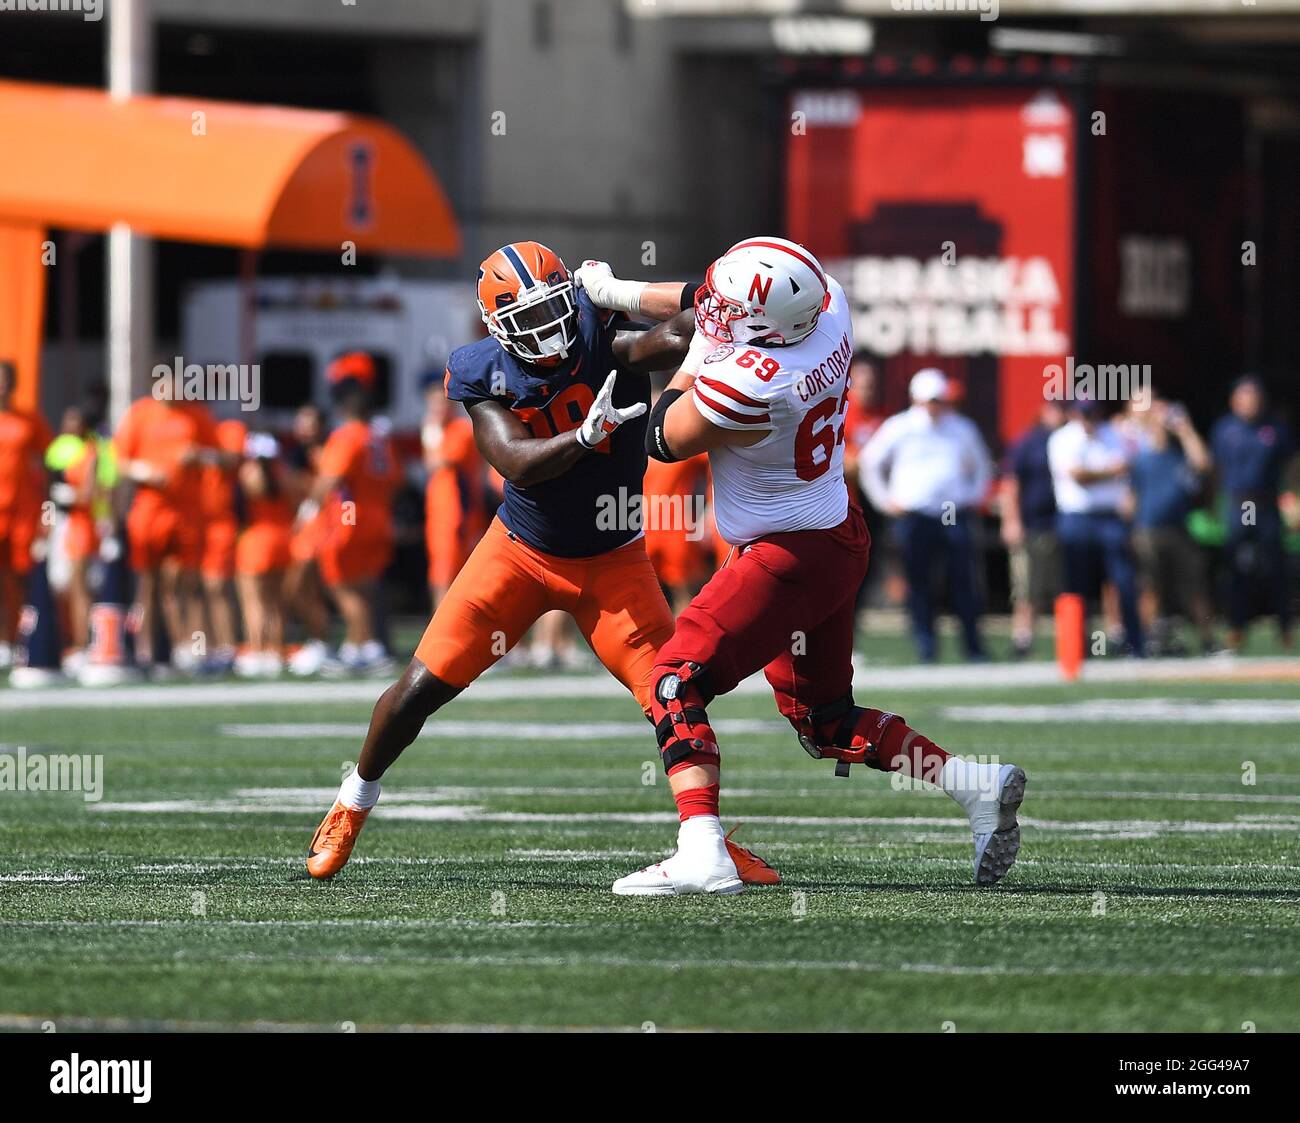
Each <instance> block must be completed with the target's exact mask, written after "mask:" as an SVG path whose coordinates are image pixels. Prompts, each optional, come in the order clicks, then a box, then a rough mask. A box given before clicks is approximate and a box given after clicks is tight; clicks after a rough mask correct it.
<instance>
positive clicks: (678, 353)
mask: <svg viewBox="0 0 1300 1123" xmlns="http://www.w3.org/2000/svg"><path fill="white" fill-rule="evenodd" d="M694 331H695V317H694V314H693V313H692V312H689V311H682V312H679V313H677V315H675V316H673V317H672V319H670V320H665V321H664V322H663V323H661V324H656V325H655V326H654V327H652V328H651V329H650V330H649V331H621V332H619V333H618V335H616V336H615V337H614V357H615V359H617V360H618V364H619V366H620V367H621V368H622V369H624V370H627V371H631V372H633V373H636V374H646V373H649V372H650V371H654V370H669V369H670V368H672V367H675V366H679V365H681V363H682V361H683V360H684V359H685V358H686V353H687V351H688V349H689V348H690V344H691V337H692V335H693V334H694Z"/></svg>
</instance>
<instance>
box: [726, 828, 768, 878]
mask: <svg viewBox="0 0 1300 1123" xmlns="http://www.w3.org/2000/svg"><path fill="white" fill-rule="evenodd" d="M738 830H740V824H739V823H737V824H736V825H735V826H734V827H732V828H731V830H729V831H728V832H727V837H726V839H725V840H724V841H725V842H726V844H727V853H728V854H730V855H731V860H732V861H733V862H735V863H736V873H738V874H739V875H740V880H741V881H743V882H744V883H745V884H746V885H780V884H781V875H780V874H779V873H777V872H776V870H774V869H773V868H772V867H771V866H769V865H768V864H767V863H766V862H765V861H763V859H762V858H760V857H759V856H758V855H757V854H755V853H754V852H753V851H752V850H746V849H745V848H744V847H743V846H741V845H740V843H738V842H732V841H731V836H732V835H733V834H735V833H736V832H737V831H738Z"/></svg>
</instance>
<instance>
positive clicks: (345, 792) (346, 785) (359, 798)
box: [339, 768, 379, 811]
mask: <svg viewBox="0 0 1300 1123" xmlns="http://www.w3.org/2000/svg"><path fill="white" fill-rule="evenodd" d="M339 802H340V803H341V804H343V806H344V807H350V808H352V810H353V811H369V810H370V808H372V807H374V805H375V804H376V803H378V802H379V781H378V780H363V779H362V778H361V774H360V773H359V772H357V770H356V769H355V768H354V769H353V770H352V771H351V772H349V773H348V774H347V775H346V776H345V777H344V778H343V783H342V784H340V785H339Z"/></svg>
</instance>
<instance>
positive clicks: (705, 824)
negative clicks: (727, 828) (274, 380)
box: [677, 815, 724, 849]
mask: <svg viewBox="0 0 1300 1123" xmlns="http://www.w3.org/2000/svg"><path fill="white" fill-rule="evenodd" d="M723 837H724V836H723V833H722V820H721V819H719V818H718V817H717V816H716V815H692V816H691V817H690V818H689V819H684V820H682V824H681V826H679V827H678V828H677V846H678V848H679V849H681V848H685V847H687V846H692V847H694V846H714V845H718V846H721V845H722V841H723Z"/></svg>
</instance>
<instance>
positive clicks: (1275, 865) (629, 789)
mask: <svg viewBox="0 0 1300 1123" xmlns="http://www.w3.org/2000/svg"><path fill="white" fill-rule="evenodd" d="M1273 666H1274V667H1275V668H1276V666H1277V665H1276V664H1274V665H1273ZM1112 667H1113V668H1119V670H1118V671H1116V672H1115V673H1114V674H1112V676H1111V677H1110V678H1109V679H1107V680H1106V681H1090V682H1086V683H1081V684H1076V685H1073V686H1065V685H1060V684H1056V683H1054V682H1052V681H1051V680H1050V676H1048V675H1046V674H1044V673H1043V672H1044V671H1045V670H1047V668H1045V667H1043V666H1039V667H1033V666H1031V667H1030V668H1029V669H1028V670H1022V669H1014V668H1006V667H1002V666H997V667H991V668H988V669H987V670H985V669H976V670H975V671H974V672H973V674H970V673H958V670H959V669H952V670H950V669H948V668H939V669H934V670H930V671H928V672H927V671H920V670H912V671H901V670H899V669H896V668H881V669H880V671H879V673H878V676H879V683H878V684H877V685H876V686H875V688H874V689H873V685H872V681H871V680H872V677H873V674H872V671H871V669H870V668H867V669H864V670H862V671H861V672H860V673H859V675H858V678H857V687H856V689H857V693H858V696H859V700H860V701H865V700H867V699H868V698H869V699H870V702H871V704H873V705H877V706H880V707H882V708H887V709H894V710H896V711H898V712H900V713H902V714H903V715H905V716H906V717H907V719H908V720H909V721H910V722H911V723H912V724H913V725H916V726H918V727H920V728H921V729H922V730H924V731H926V732H927V733H928V734H929V735H931V736H932V737H934V739H935V740H936V741H938V742H939V743H940V744H943V745H944V746H945V747H947V748H949V749H950V750H953V751H958V752H963V753H966V754H988V755H992V754H997V755H999V756H1001V758H1002V759H1004V760H1009V761H1014V762H1016V763H1019V764H1021V765H1023V766H1024V767H1025V769H1026V770H1027V772H1028V775H1029V788H1028V792H1027V797H1026V802H1025V805H1024V808H1023V811H1022V821H1023V822H1024V847H1023V849H1022V851H1021V861H1020V862H1019V864H1018V865H1017V866H1016V868H1015V869H1014V870H1013V871H1012V873H1011V874H1010V875H1009V876H1008V878H1007V879H1006V880H1005V881H1004V882H1003V884H1002V885H1000V886H999V887H997V888H996V889H993V890H977V889H975V888H974V887H973V885H972V884H971V883H970V882H971V870H970V857H969V852H970V842H969V835H968V833H967V830H966V827H965V821H964V820H963V819H962V818H961V817H960V815H959V813H958V811H957V809H956V808H955V806H954V805H953V804H951V803H950V802H949V801H948V800H947V799H946V798H945V797H944V796H942V795H937V794H933V793H929V792H915V791H902V790H894V789H893V787H892V786H891V784H890V780H889V778H888V777H886V776H882V775H880V774H879V773H872V772H867V771H865V770H862V769H856V768H855V769H854V775H853V776H852V777H851V778H850V779H849V780H847V781H846V780H840V779H836V778H834V776H833V775H832V771H831V766H830V764H829V763H826V762H813V761H811V760H809V759H808V758H807V757H806V756H805V755H804V753H803V752H802V751H801V750H800V749H799V747H798V745H797V743H796V741H795V739H794V737H793V735H792V733H791V731H790V730H789V727H788V726H786V725H785V724H784V723H783V722H781V721H780V719H779V718H778V717H777V715H776V714H775V711H774V709H773V707H772V704H771V700H770V697H768V696H767V695H765V694H763V693H761V692H760V691H759V690H757V689H751V690H748V691H744V692H740V693H737V694H735V695H732V696H730V697H728V698H726V699H722V700H720V701H718V702H717V703H716V704H715V706H714V707H713V713H714V714H715V716H716V717H717V718H718V719H720V722H721V730H720V732H721V734H722V738H723V741H724V745H723V751H724V762H725V763H724V792H723V794H724V803H723V813H724V819H725V820H726V821H727V822H728V823H729V824H730V823H735V822H741V823H743V824H744V827H743V830H742V835H741V838H742V841H745V842H747V843H749V844H750V845H751V846H752V847H753V848H754V849H755V850H756V851H758V852H759V853H761V854H763V855H764V856H766V857H767V858H769V860H771V861H772V862H773V864H775V865H776V866H778V868H780V870H781V871H782V873H783V875H784V877H785V883H784V884H783V885H782V886H780V887H777V888H769V889H761V890H750V891H749V892H747V893H745V894H743V895H740V896H735V897H728V898H721V899H714V898H708V899H700V898H681V899H663V898H658V899H646V898H639V899H637V898H617V897H614V896H612V895H611V894H610V892H609V884H610V882H611V881H613V880H614V878H616V877H618V876H620V875H621V874H623V873H626V872H628V871H630V870H631V869H633V868H635V867H638V866H640V865H643V864H645V863H647V862H649V861H651V860H654V859H656V858H657V857H660V856H662V854H663V853H664V852H666V849H667V848H668V846H669V844H670V843H671V841H672V839H673V837H674V831H675V816H674V815H673V814H672V812H671V806H672V805H671V800H670V797H669V795H668V791H667V787H666V784H665V783H664V779H663V776H662V774H661V771H660V769H659V766H658V764H657V763H656V754H655V751H654V746H653V740H652V737H651V735H650V731H649V728H648V726H646V725H645V723H644V722H643V721H642V719H641V718H640V715H639V712H638V711H637V709H636V707H635V705H634V704H633V703H632V702H631V701H630V699H628V698H626V697H623V696H620V695H619V694H618V693H617V692H616V690H615V689H611V688H610V684H609V683H608V682H607V681H606V680H604V679H603V678H601V677H599V676H597V675H595V674H591V675H586V676H568V677H563V676H561V677H552V678H537V677H529V676H523V675H512V674H510V673H495V674H493V675H490V676H488V677H486V678H485V679H484V680H483V682H482V683H481V684H480V685H481V686H482V689H481V690H479V691H477V692H475V691H471V692H470V693H469V694H467V695H466V696H464V697H463V698H462V699H461V700H459V701H457V702H456V703H453V705H452V706H450V707H449V708H448V709H446V710H445V711H443V713H442V714H440V715H439V716H438V717H436V718H435V719H434V720H433V722H431V723H430V728H429V729H428V730H426V736H425V737H423V738H422V739H421V740H420V741H418V742H417V743H416V745H414V746H413V747H412V748H411V749H410V750H409V751H408V752H407V754H406V756H405V757H404V758H403V759H402V760H401V762H400V763H399V764H398V765H397V767H396V768H395V769H394V770H393V771H392V772H391V773H390V775H389V779H388V781H387V782H386V785H385V794H384V798H383V800H382V801H381V804H380V808H379V810H378V811H377V812H376V813H375V815H373V816H372V817H371V820H370V823H369V825H368V826H367V828H366V831H365V834H364V835H363V836H362V840H361V843H360V845H359V847H358V850H357V856H356V857H355V858H354V860H353V862H352V863H351V864H350V865H349V866H348V867H347V869H346V870H344V872H343V873H342V874H341V875H340V876H339V877H338V878H336V879H335V880H334V881H333V882H331V883H320V884H318V883H315V882H313V881H311V880H310V879H309V878H308V877H307V876H306V874H305V871H304V869H303V864H302V860H303V856H304V853H305V850H306V846H307V843H308V841H309V839H310V837H311V833H312V831H313V829H314V827H315V825H316V823H317V821H318V820H319V818H320V816H321V814H322V813H323V812H324V810H325V809H326V808H327V807H328V805H329V803H330V800H331V798H332V795H333V793H334V790H335V788H336V786H337V783H338V780H339V778H340V775H341V773H342V770H343V769H344V767H345V766H346V762H348V761H351V760H353V759H355V754H356V749H357V745H358V744H359V737H360V732H361V730H362V728H363V727H364V723H365V721H366V719H367V717H368V714H369V704H368V702H367V698H368V697H373V696H374V695H376V694H377V693H378V691H379V689H380V688H381V686H382V684H378V683H348V684H342V685H334V684H326V683H312V684H295V683H280V684H270V685H267V686H257V687H251V686H245V685H242V684H238V683H227V684H219V685H213V686H206V687H194V686H161V687H153V688H149V687H140V688H134V689H132V690H119V691H117V692H115V693H114V692H101V693H98V694H92V693H91V692H87V691H69V692H66V693H64V694H60V695H53V694H45V695H40V696H37V695H33V694H27V695H23V696H19V695H16V694H15V693H14V692H11V691H4V692H3V694H0V742H2V744H0V750H2V751H3V752H4V753H6V754H10V755H11V756H13V755H14V754H16V752H17V748H18V746H23V747H25V749H26V751H27V753H28V754H29V758H30V756H31V755H39V754H51V753H87V754H102V756H103V758H104V759H103V791H102V798H101V799H100V800H99V801H97V802H87V801H86V799H85V798H84V796H83V795H82V794H78V793H67V792H62V793H39V792H32V791H26V792H18V791H4V792H0V940H2V941H3V948H4V954H3V955H0V1028H7V1029H17V1030H21V1029H39V1028H41V1026H42V1024H43V1023H44V1022H46V1021H50V1022H53V1023H54V1025H55V1027H56V1028H67V1029H76V1028H148V1027H160V1028H187V1027H247V1026H254V1025H259V1024H260V1025H269V1026H284V1027H291V1026H295V1027H296V1026H302V1027H314V1028H325V1029H329V1028H336V1029H350V1028H354V1027H355V1028H357V1029H362V1030H364V1029H367V1028H377V1027H393V1026H409V1027H431V1028H443V1027H461V1026H464V1027H502V1028H511V1027H557V1028H558V1027H604V1028H626V1029H630V1030H638V1031H639V1030H643V1029H649V1028H655V1029H658V1030H663V1031H668V1030H685V1029H699V1028H727V1029H759V1030H781V1029H787V1030H795V1029H798V1030H830V1029H854V1030H931V1031H937V1030H944V1029H949V1030H956V1031H957V1032H964V1031H978V1030H1220V1031H1232V1032H1240V1031H1242V1030H1243V1028H1245V1029H1250V1028H1252V1027H1253V1028H1255V1029H1257V1030H1259V1031H1260V1032H1267V1031H1277V1030H1292V1031H1295V1030H1300V835H1298V834H1297V829H1298V828H1300V703H1298V702H1297V700H1296V699H1297V695H1298V694H1300V690H1298V689H1297V683H1296V681H1295V678H1294V676H1290V678H1291V680H1290V681H1286V679H1287V678H1288V674H1287V673H1286V672H1285V669H1284V671H1283V673H1281V674H1274V675H1273V681H1267V680H1268V679H1269V677H1270V674H1272V672H1269V671H1267V669H1265V670H1256V671H1253V672H1251V673H1249V674H1245V675H1242V674H1235V675H1233V674H1228V673H1220V672H1218V671H1215V670H1214V669H1213V665H1211V664H1201V665H1200V668H1201V670H1203V671H1204V674H1205V675H1206V676H1207V680H1206V681H1195V680H1193V681H1187V680H1185V679H1173V678H1171V679H1169V680H1159V681H1142V680H1139V679H1137V678H1136V677H1135V676H1136V674H1137V671H1136V669H1134V668H1132V666H1131V665H1121V664H1113V665H1112ZM1238 667H1239V668H1240V667H1241V665H1240V664H1239V665H1238ZM1198 673H1199V672H1198ZM1256 678H1263V679H1265V681H1252V680H1253V679H1256Z"/></svg>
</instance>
